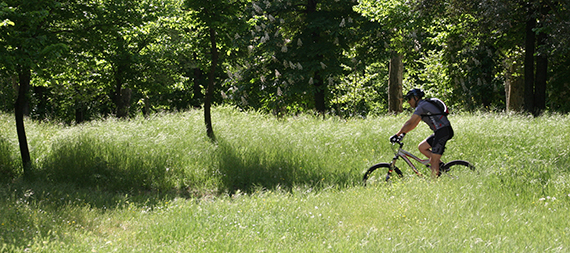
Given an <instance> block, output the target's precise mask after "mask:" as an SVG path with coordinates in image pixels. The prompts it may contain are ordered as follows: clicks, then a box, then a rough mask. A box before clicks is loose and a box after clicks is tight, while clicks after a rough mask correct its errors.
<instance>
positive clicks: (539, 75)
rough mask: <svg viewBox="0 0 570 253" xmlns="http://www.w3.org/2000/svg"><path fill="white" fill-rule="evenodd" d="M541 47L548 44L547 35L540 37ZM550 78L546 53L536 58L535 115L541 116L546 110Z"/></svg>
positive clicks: (540, 35) (540, 34) (543, 34)
mask: <svg viewBox="0 0 570 253" xmlns="http://www.w3.org/2000/svg"><path fill="white" fill-rule="evenodd" d="M538 43H539V48H540V45H542V44H544V43H546V34H545V33H539V35H538ZM547 78H548V57H547V55H546V53H540V54H539V55H538V56H537V58H536V76H535V84H534V113H535V115H538V114H540V113H541V112H542V111H544V110H545V109H546V81H547Z"/></svg>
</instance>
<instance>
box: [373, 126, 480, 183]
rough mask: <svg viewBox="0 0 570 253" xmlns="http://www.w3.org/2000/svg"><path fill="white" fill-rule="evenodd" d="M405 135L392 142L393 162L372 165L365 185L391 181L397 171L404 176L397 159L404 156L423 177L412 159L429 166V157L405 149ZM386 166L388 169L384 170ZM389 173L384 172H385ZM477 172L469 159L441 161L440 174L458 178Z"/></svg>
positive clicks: (400, 176)
mask: <svg viewBox="0 0 570 253" xmlns="http://www.w3.org/2000/svg"><path fill="white" fill-rule="evenodd" d="M402 139H403V137H401V139H400V141H396V142H393V143H392V150H393V151H394V158H393V159H392V162H391V163H378V164H375V165H373V166H372V167H370V168H369V169H368V170H367V171H366V173H364V177H363V179H362V181H363V183H364V185H373V184H378V183H382V182H384V181H386V182H390V179H391V178H392V173H394V172H395V173H396V175H397V176H398V177H399V178H403V177H404V174H403V173H402V171H401V170H400V169H399V168H398V167H397V166H396V161H398V159H400V158H402V159H403V160H404V161H405V162H406V164H408V166H410V167H411V168H412V170H413V171H414V172H415V173H416V175H418V176H419V177H423V174H422V173H421V172H420V171H419V170H418V168H417V167H416V166H415V165H414V164H413V163H412V161H411V159H413V160H416V161H417V162H419V163H421V164H423V165H425V166H426V167H427V168H429V159H421V158H419V157H417V156H415V155H413V154H412V153H410V152H408V151H406V150H404V142H402ZM383 168H385V169H386V170H382V169H383ZM386 171H387V172H388V173H387V174H384V173H385V172H386ZM468 171H470V172H475V166H473V164H471V163H470V162H468V161H464V160H453V161H450V162H448V163H444V162H442V163H440V168H439V172H440V176H441V175H447V176H450V177H452V178H456V177H458V176H459V174H461V173H465V172H468ZM429 173H431V168H430V169H429Z"/></svg>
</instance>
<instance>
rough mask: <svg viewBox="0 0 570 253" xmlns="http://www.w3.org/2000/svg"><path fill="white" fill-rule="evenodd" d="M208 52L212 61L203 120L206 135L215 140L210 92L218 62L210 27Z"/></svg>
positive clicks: (214, 38) (214, 31)
mask: <svg viewBox="0 0 570 253" xmlns="http://www.w3.org/2000/svg"><path fill="white" fill-rule="evenodd" d="M210 44H211V49H210V53H211V55H212V62H211V65H210V71H209V72H208V88H207V89H206V96H205V98H204V122H205V123H206V135H208V137H209V138H210V140H211V141H216V136H215V135H214V128H213V127H212V115H211V112H210V111H211V107H212V94H213V93H214V81H215V80H214V78H215V71H216V66H217V64H218V48H217V46H216V30H215V29H214V28H213V27H210Z"/></svg>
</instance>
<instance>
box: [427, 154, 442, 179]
mask: <svg viewBox="0 0 570 253" xmlns="http://www.w3.org/2000/svg"><path fill="white" fill-rule="evenodd" d="M440 162H441V155H438V154H435V153H431V158H430V159H429V163H430V164H431V177H432V178H436V177H438V176H439V163H440Z"/></svg>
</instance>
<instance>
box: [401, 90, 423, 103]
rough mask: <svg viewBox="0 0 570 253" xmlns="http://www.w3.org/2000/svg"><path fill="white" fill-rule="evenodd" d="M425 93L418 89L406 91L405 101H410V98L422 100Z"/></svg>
mask: <svg viewBox="0 0 570 253" xmlns="http://www.w3.org/2000/svg"><path fill="white" fill-rule="evenodd" d="M424 95H425V93H424V91H423V90H420V89H411V90H410V91H408V94H406V96H405V99H406V101H407V100H410V99H411V98H412V97H418V98H419V99H422V98H423V97H424Z"/></svg>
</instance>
